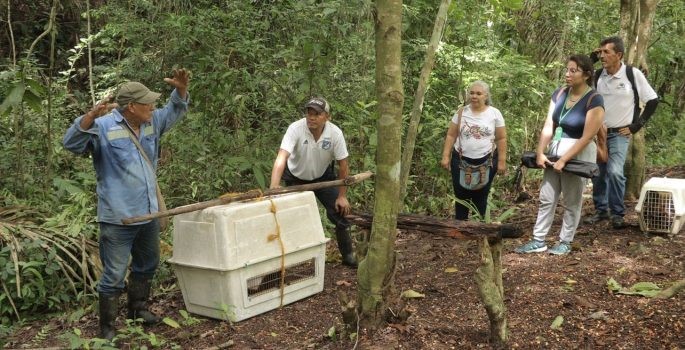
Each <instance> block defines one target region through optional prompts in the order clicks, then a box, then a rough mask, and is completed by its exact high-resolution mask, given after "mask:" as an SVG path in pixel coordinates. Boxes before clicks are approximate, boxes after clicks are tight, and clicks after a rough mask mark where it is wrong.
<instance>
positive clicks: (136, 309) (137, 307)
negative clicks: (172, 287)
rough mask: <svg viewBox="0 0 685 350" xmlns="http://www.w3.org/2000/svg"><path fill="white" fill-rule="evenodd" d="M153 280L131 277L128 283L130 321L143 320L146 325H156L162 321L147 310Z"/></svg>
mask: <svg viewBox="0 0 685 350" xmlns="http://www.w3.org/2000/svg"><path fill="white" fill-rule="evenodd" d="M151 284H152V280H151V279H147V278H135V277H133V276H131V277H130V279H129V283H128V316H126V318H128V319H130V320H136V319H139V318H142V319H143V323H145V324H156V323H159V321H161V320H162V319H161V318H160V317H159V316H157V315H155V314H153V313H152V312H150V311H149V310H148V309H147V299H148V298H149V297H150V285H151Z"/></svg>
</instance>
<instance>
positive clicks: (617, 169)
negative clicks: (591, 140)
mask: <svg viewBox="0 0 685 350" xmlns="http://www.w3.org/2000/svg"><path fill="white" fill-rule="evenodd" d="M629 144H630V137H627V136H623V135H621V134H619V133H610V134H608V135H607V148H608V150H609V160H608V161H607V162H606V163H605V164H603V163H600V164H597V165H599V175H597V176H595V177H593V178H592V200H593V202H594V203H595V211H597V212H602V213H606V212H607V211H609V210H611V214H612V215H618V216H624V215H625V212H626V206H625V204H624V203H623V197H624V195H625V192H626V177H625V176H624V175H623V166H624V165H625V163H626V155H627V154H628V145H629Z"/></svg>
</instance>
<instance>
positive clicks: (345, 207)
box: [335, 197, 350, 216]
mask: <svg viewBox="0 0 685 350" xmlns="http://www.w3.org/2000/svg"><path fill="white" fill-rule="evenodd" d="M335 210H336V211H337V212H338V213H340V215H342V216H345V215H347V214H349V213H350V202H348V201H347V197H338V198H337V199H336V200H335Z"/></svg>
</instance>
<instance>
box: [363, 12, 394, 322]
mask: <svg viewBox="0 0 685 350" xmlns="http://www.w3.org/2000/svg"><path fill="white" fill-rule="evenodd" d="M401 38H402V1H401V0H378V1H377V2H376V94H377V98H378V113H379V116H378V150H377V152H376V163H377V172H376V185H375V203H374V221H373V227H372V229H371V236H370V237H369V244H368V250H367V254H366V256H365V257H364V258H363V259H362V260H361V262H360V264H359V268H358V270H357V273H358V283H359V295H358V298H359V303H358V305H359V311H360V312H359V314H360V323H361V325H362V326H363V327H365V328H368V329H371V330H375V329H377V328H378V327H379V326H380V325H381V323H382V322H383V321H384V317H385V313H386V309H387V303H388V297H389V296H390V295H391V289H392V286H393V275H394V271H395V250H394V248H395V239H396V237H397V228H396V226H397V213H398V211H399V192H400V191H399V189H400V142H401V132H402V106H403V104H404V95H403V91H404V90H403V88H402V65H401V61H400V60H401V56H402V55H401V53H402V52H401Z"/></svg>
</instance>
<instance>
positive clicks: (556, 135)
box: [554, 86, 591, 141]
mask: <svg viewBox="0 0 685 350" xmlns="http://www.w3.org/2000/svg"><path fill="white" fill-rule="evenodd" d="M590 90H591V89H590V87H589V86H588V87H587V89H586V90H585V93H583V96H580V98H579V99H578V101H577V102H580V100H582V99H583V97H585V95H587V93H588V92H590ZM569 96H571V88H569V91H568V92H567V93H566V98H565V99H564V105H563V106H561V115H560V116H559V126H557V128H556V129H554V141H559V140H561V135H562V133H563V130H562V129H561V121H562V120H564V118H566V116H567V115H568V114H569V113H570V112H571V110H572V109H573V107H575V106H576V104H578V103H577V102H576V104H574V105H573V106H571V108H566V104H567V103H568V98H569Z"/></svg>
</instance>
